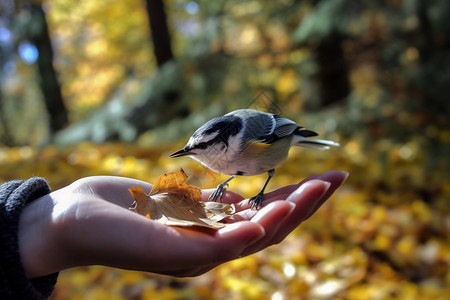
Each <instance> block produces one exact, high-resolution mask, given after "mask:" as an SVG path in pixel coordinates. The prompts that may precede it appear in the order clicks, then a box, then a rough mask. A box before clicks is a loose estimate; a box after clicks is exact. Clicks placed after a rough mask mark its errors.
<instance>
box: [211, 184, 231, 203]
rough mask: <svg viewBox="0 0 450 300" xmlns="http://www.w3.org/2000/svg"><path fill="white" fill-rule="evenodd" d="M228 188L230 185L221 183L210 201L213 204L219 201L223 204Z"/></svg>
mask: <svg viewBox="0 0 450 300" xmlns="http://www.w3.org/2000/svg"><path fill="white" fill-rule="evenodd" d="M227 188H228V183H221V184H219V185H218V186H217V188H216V189H215V190H214V192H212V194H211V195H210V196H209V198H208V200H209V201H212V202H216V201H217V199H219V201H220V202H222V199H223V193H225V191H226V190H227Z"/></svg>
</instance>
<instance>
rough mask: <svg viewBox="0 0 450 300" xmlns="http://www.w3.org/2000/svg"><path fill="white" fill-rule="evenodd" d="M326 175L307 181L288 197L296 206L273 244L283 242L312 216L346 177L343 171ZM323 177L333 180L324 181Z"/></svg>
mask: <svg viewBox="0 0 450 300" xmlns="http://www.w3.org/2000/svg"><path fill="white" fill-rule="evenodd" d="M327 173H328V172H327ZM339 173H341V172H339ZM324 175H326V176H323V177H321V176H319V177H318V178H320V179H313V180H310V181H307V182H306V183H304V184H303V185H301V186H300V187H299V188H298V189H297V190H296V191H295V192H293V193H292V194H291V195H290V196H289V197H288V198H287V199H286V201H292V202H293V203H295V205H296V207H295V209H294V210H293V212H292V213H291V215H290V216H289V217H288V218H286V220H285V221H284V222H283V224H282V225H281V226H280V231H279V233H278V234H277V236H276V239H274V240H273V241H272V243H273V244H277V243H279V242H281V241H282V240H283V239H284V238H285V237H286V236H287V235H288V234H289V233H290V232H291V231H292V230H294V229H295V228H296V227H298V225H300V224H301V223H302V222H303V221H305V220H307V219H308V218H309V217H311V215H313V214H314V213H315V212H316V211H317V210H318V209H319V207H320V206H321V205H322V204H323V203H324V202H325V201H326V200H327V199H328V198H329V197H330V196H331V194H332V193H333V192H334V191H335V190H336V189H337V188H338V187H339V186H340V185H341V184H342V183H343V181H344V180H345V178H346V174H343V173H341V174H338V173H335V172H332V173H329V174H324ZM322 178H324V179H328V180H330V181H331V182H327V181H323V180H322Z"/></svg>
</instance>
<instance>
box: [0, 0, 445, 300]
mask: <svg viewBox="0 0 450 300" xmlns="http://www.w3.org/2000/svg"><path fill="white" fill-rule="evenodd" d="M33 2H37V3H39V1H33ZM26 3H28V1H12V0H4V1H1V2H0V9H1V12H2V14H1V15H0V68H1V69H0V86H1V93H0V144H2V145H11V144H12V145H22V146H20V147H11V148H7V147H2V148H0V181H5V180H9V179H16V178H27V177H30V176H32V175H38V176H44V177H45V178H47V179H48V180H49V182H50V185H51V186H52V188H53V189H57V188H61V187H63V186H65V185H67V184H70V183H71V182H73V181H74V180H76V179H78V178H81V177H84V176H91V175H105V174H109V175H119V176H128V177H133V178H138V179H142V180H146V181H149V182H154V181H155V180H156V178H157V177H158V176H159V175H161V174H163V173H167V172H171V171H177V170H179V169H180V168H181V167H182V168H183V169H184V170H185V171H186V172H187V173H188V175H189V176H190V179H189V180H190V182H189V183H191V184H194V185H197V186H200V187H203V188H210V187H214V186H216V185H217V184H218V183H219V182H221V181H222V180H223V179H224V178H221V177H220V176H218V175H215V174H214V173H212V172H210V171H208V170H206V169H204V168H203V167H201V166H200V165H199V164H198V163H196V162H192V161H190V160H189V159H180V160H171V159H169V158H167V155H168V154H169V153H171V152H173V151H174V150H175V149H179V148H180V147H181V146H183V144H184V143H185V142H186V140H187V138H188V136H189V135H190V134H191V133H192V132H193V131H194V130H195V129H196V128H197V127H198V126H200V125H201V124H203V123H204V122H205V121H206V120H208V119H209V118H211V117H214V116H218V115H221V114H222V113H225V112H228V111H230V110H232V109H236V108H242V107H248V106H250V107H254V108H259V109H267V108H268V107H272V106H275V107H276V108H277V109H278V112H280V113H282V114H283V115H285V116H287V117H290V118H292V119H294V120H296V121H298V122H299V123H300V124H301V125H304V126H305V127H308V128H310V129H312V130H315V131H317V132H319V133H320V135H321V137H324V138H329V139H333V140H336V141H339V142H340V143H341V145H342V146H341V147H340V148H338V149H333V150H330V151H327V152H314V151H311V150H308V149H295V150H293V151H291V156H290V158H289V162H288V163H286V164H285V165H283V166H282V168H280V169H278V170H277V172H276V175H275V177H274V179H273V181H271V183H270V186H269V188H270V189H275V188H276V187H280V186H283V185H287V184H292V183H294V182H297V181H299V180H300V179H302V178H304V177H306V176H308V175H311V174H315V173H321V172H324V171H326V170H329V169H338V170H347V171H349V172H350V174H351V175H350V178H349V181H348V183H347V184H346V185H345V186H344V187H343V188H341V189H340V190H339V191H338V193H336V195H335V196H333V198H332V199H331V200H330V201H329V202H328V203H327V204H326V205H325V206H324V207H323V208H322V209H320V210H319V211H318V213H317V214H316V215H315V216H314V217H312V218H311V219H310V220H309V221H308V222H306V223H305V224H303V225H302V226H301V227H300V229H298V230H296V231H295V232H294V234H292V235H291V236H290V237H289V238H288V239H287V240H286V241H284V242H283V243H281V244H280V245H277V246H274V247H271V248H269V249H267V250H266V251H263V252H261V253H258V254H256V255H252V256H250V257H246V258H242V259H239V260H236V261H233V262H230V263H227V264H224V265H223V266H220V267H218V268H216V269H215V270H213V271H211V272H209V273H208V274H205V275H203V276H200V277H198V278H192V279H175V278H169V277H161V276H156V275H152V274H145V273H140V272H131V271H121V270H116V269H111V268H105V267H86V268H75V269H72V270H67V271H64V272H63V273H62V274H61V276H60V278H59V281H58V285H57V287H56V290H55V293H54V295H53V299H152V298H157V299H273V300H277V299H447V296H446V295H448V294H450V290H449V288H448V287H449V286H450V271H449V270H450V244H449V240H450V205H449V199H450V176H449V171H448V170H449V169H450V165H449V161H450V159H449V157H448V153H450V146H449V145H450V124H449V120H448V115H449V108H450V106H449V105H448V99H447V98H448V94H449V93H448V91H449V88H448V82H449V80H450V59H449V58H450V57H449V56H450V51H449V48H450V18H448V15H449V13H450V2H449V1H446V0H433V1H426V0H382V1H349V0H319V1H318V0H314V1H313V0H306V1H295V0H281V1H267V0H262V1H238V0H228V1H224V0H217V1H206V0H198V1H185V0H167V1H165V5H166V10H167V14H168V17H169V20H168V21H169V22H168V23H169V28H170V30H171V32H170V34H171V38H172V45H173V52H174V55H175V58H176V59H175V60H174V61H172V62H170V63H167V64H165V65H164V66H163V67H162V68H159V69H158V68H157V66H156V61H155V58H154V57H153V52H152V44H151V39H150V34H151V33H150V30H149V25H148V19H147V15H146V14H145V7H144V2H143V1H136V0H123V1H117V0H113V1H96V0H91V1H87V2H86V1H85V2H76V1H67V0H52V1H44V2H43V5H44V11H45V12H46V16H47V22H48V25H49V30H50V36H51V38H52V44H53V47H54V52H55V53H54V54H55V61H54V62H53V65H54V67H55V69H56V70H57V72H58V74H59V80H60V83H61V87H62V94H63V96H64V101H65V104H66V106H67V108H68V111H69V118H70V121H71V126H70V127H69V128H68V129H67V131H62V132H60V133H59V134H58V136H57V139H56V140H57V141H59V142H60V143H61V144H69V143H70V142H72V143H73V142H74V141H80V140H83V139H89V140H90V141H91V142H78V143H76V144H73V145H70V146H65V147H63V146H61V145H48V141H50V140H52V138H54V137H52V136H50V134H49V130H48V121H47V120H48V116H47V115H46V110H45V107H44V104H43V101H42V98H43V96H42V93H41V91H40V90H39V84H38V81H39V78H37V76H38V75H37V74H38V72H37V70H36V66H35V64H34V63H33V61H32V60H31V58H33V55H32V54H33V53H34V52H33V51H34V50H33V47H32V45H30V43H29V41H28V40H27V37H26V34H24V28H25V27H26V24H28V23H27V22H29V20H30V15H29V11H27V9H26V5H25V4H26ZM21 4H24V6H23V7H22V6H21ZM324 45H332V46H333V47H337V48H336V49H339V50H340V52H339V53H337V54H338V58H339V60H340V62H341V63H345V65H344V66H343V68H342V69H340V70H342V72H344V73H342V74H341V73H333V72H332V71H333V70H334V69H335V67H336V66H335V65H334V64H333V61H331V62H327V63H329V65H327V64H324V62H323V61H321V60H320V56H321V55H320V53H322V55H323V52H321V51H323V49H324ZM27 51H28V52H27ZM30 51H31V52H30ZM334 54H336V53H334ZM339 56H342V57H339ZM324 71H331V74H332V76H331V80H333V79H334V78H338V77H339V76H346V77H348V78H347V79H348V82H349V85H350V90H349V93H348V95H347V96H345V97H338V99H336V101H335V102H333V104H331V105H328V106H326V107H324V106H323V102H322V101H321V97H322V95H323V93H322V92H323V91H324V90H327V89H328V88H330V86H328V85H327V84H326V82H325V81H323V80H322V79H323V78H322V77H321V74H324V73H323V72H324ZM333 76H334V77H333ZM167 91H176V92H178V93H179V99H178V100H177V102H175V103H174V105H181V106H185V107H187V108H188V111H189V112H192V113H191V114H190V115H189V116H184V117H183V116H180V117H179V118H173V120H165V121H164V122H161V123H160V124H157V126H155V124H153V125H152V126H149V128H150V127H151V128H152V130H148V131H146V132H145V126H144V127H143V128H140V127H139V126H141V127H142V126H143V125H146V124H147V125H148V124H152V120H155V119H156V117H155V114H157V115H158V114H159V115H163V114H165V113H167V112H166V111H164V112H162V111H159V110H158V107H159V106H158V105H160V103H158V101H161V100H158V99H163V98H162V97H161V95H163V94H164V93H166V92H167ZM151 101H154V102H151ZM148 103H150V104H152V105H153V104H154V106H152V105H150V106H147V107H146V109H140V108H141V107H145V105H148ZM136 111H137V112H139V114H135V115H133V113H134V112H136ZM136 119H139V121H141V120H144V122H141V123H140V125H139V126H138V125H137V123H138V122H137V121H136ZM147 119H148V120H147ZM138 127H139V128H138ZM112 137H113V138H116V139H118V140H121V141H122V142H119V141H116V142H105V140H107V139H110V138H112ZM92 141H94V142H97V143H93V142H92ZM124 141H127V143H125V142H124ZM100 142H101V143H100ZM265 179H266V176H265V175H261V176H255V177H243V178H237V179H236V181H235V182H233V183H232V184H231V189H233V190H236V191H238V192H241V193H242V194H244V195H245V196H248V195H253V194H255V193H256V192H257V190H258V189H259V187H260V186H261V185H262V184H263V183H264V180H265Z"/></svg>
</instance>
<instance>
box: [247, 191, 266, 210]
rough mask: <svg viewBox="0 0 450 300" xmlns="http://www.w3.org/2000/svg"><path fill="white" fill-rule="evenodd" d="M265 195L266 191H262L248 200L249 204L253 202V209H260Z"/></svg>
mask: <svg viewBox="0 0 450 300" xmlns="http://www.w3.org/2000/svg"><path fill="white" fill-rule="evenodd" d="M263 196H264V193H263V192H262V191H261V192H260V193H258V195H256V196H253V197H251V198H250V199H249V200H248V204H250V203H251V204H252V208H251V209H252V210H254V209H256V210H258V209H260V208H261V207H262V202H263Z"/></svg>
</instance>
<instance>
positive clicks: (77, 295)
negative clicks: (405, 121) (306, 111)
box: [0, 136, 450, 300]
mask: <svg viewBox="0 0 450 300" xmlns="http://www.w3.org/2000/svg"><path fill="white" fill-rule="evenodd" d="M340 142H341V144H342V147H340V148H339V150H337V151H327V152H317V151H316V152H314V151H308V149H298V150H297V149H293V151H291V153H290V155H289V160H288V161H287V162H286V163H285V164H283V165H282V166H281V168H279V169H277V173H276V175H275V176H274V178H273V181H272V182H271V183H270V184H269V187H268V190H269V191H270V190H273V189H276V188H278V187H281V186H284V185H288V184H293V183H297V182H299V181H300V180H302V179H303V178H305V177H306V176H309V175H312V174H314V173H322V172H325V171H327V170H330V169H337V170H346V171H349V172H350V177H349V178H348V181H347V182H346V183H345V185H344V186H343V187H342V188H341V189H339V190H338V191H337V193H336V194H335V195H333V197H332V198H331V199H330V200H329V201H328V202H327V203H326V204H325V205H324V206H323V207H322V208H321V209H320V210H319V211H318V212H317V213H316V214H315V215H314V216H313V217H312V218H310V219H309V220H308V221H307V222H304V223H303V224H302V225H301V226H300V228H298V229H297V230H296V231H294V232H293V233H292V234H291V235H290V236H289V237H288V238H287V239H286V240H284V241H283V242H282V243H281V244H279V245H276V246H272V247H270V248H268V249H266V250H265V251H263V252H260V253H257V254H255V255H251V256H248V257H245V258H242V259H238V260H235V261H232V262H229V263H226V264H224V265H221V266H219V267H218V268H216V269H214V270H212V271H211V272H208V273H207V274H205V275H202V276H200V277H196V278H189V279H179V278H170V277H164V276H157V275H153V274H147V273H141V272H133V271H124V270H117V269H111V268H106V267H80V268H74V269H71V270H67V271H64V272H62V274H61V275H60V277H59V279H58V284H57V286H56V289H55V292H54V294H53V296H52V299H57V300H69V299H96V300H97V299H100V300H102V299H108V300H109V299H270V300H272V299H274V300H276V299H299V300H303V299H355V300H359V299H392V298H395V299H421V300H422V299H425V300H428V299H429V300H435V299H446V298H445V297H446V295H448V294H450V289H449V287H450V271H449V270H450V242H449V240H450V239H449V237H450V227H449V225H448V224H450V207H449V202H448V199H450V188H449V187H450V182H449V180H448V176H447V177H446V176H445V165H446V163H447V162H446V161H441V162H439V161H437V162H436V163H437V164H436V167H434V168H432V169H430V167H429V162H427V159H428V158H429V155H428V154H427V153H425V152H424V151H423V150H422V151H418V152H416V150H415V149H416V146H418V145H416V144H414V143H413V142H410V143H409V144H403V145H400V144H398V145H396V144H393V143H392V142H391V141H380V142H379V143H377V144H375V145H373V146H372V147H371V148H368V147H365V146H364V144H363V143H362V142H361V141H360V140H359V139H358V136H354V137H352V140H351V141H349V142H346V141H343V140H342V139H341V140H340ZM179 146H181V145H168V146H158V147H143V146H139V145H137V144H125V143H105V144H100V145H98V144H92V143H81V144H77V145H73V146H71V147H66V148H58V147H56V146H48V147H45V148H43V149H37V148H31V147H18V148H0V165H1V167H0V180H2V181H4V180H9V179H16V178H28V177H30V176H33V175H35V176H43V177H45V178H46V179H48V181H49V183H50V185H51V187H52V189H53V190H55V189H58V188H61V187H63V186H65V185H67V184H70V183H72V182H73V181H75V180H77V179H79V178H81V177H85V176H90V175H117V176H126V177H133V178H137V179H141V180H144V181H147V182H151V183H154V184H156V182H157V178H158V177H159V176H160V175H161V174H166V173H169V172H174V171H178V170H180V168H183V169H184V170H185V172H186V173H187V174H188V175H189V177H188V178H187V181H186V182H187V184H189V185H194V186H198V187H200V188H202V189H203V188H214V187H215V186H216V185H217V184H218V183H220V182H221V181H223V179H224V178H222V177H221V176H219V175H215V174H214V173H212V172H210V171H208V170H207V169H205V168H204V167H202V166H201V165H200V164H198V163H197V162H195V161H193V160H190V159H185V160H182V159H180V160H177V161H175V160H171V159H169V158H168V157H167V156H168V155H169V154H170V153H171V152H173V150H174V149H178V148H179ZM408 149H410V150H411V151H412V152H411V153H410V155H406V154H408V153H407V150H408ZM405 153H406V154H405ZM433 159H439V157H433ZM441 159H444V158H441ZM265 178H266V176H265V175H262V176H253V177H241V178H236V179H235V180H236V182H233V183H232V184H230V190H233V191H237V192H239V193H241V194H242V195H243V196H251V195H254V194H255V193H257V192H258V189H259V188H260V187H261V185H262V184H263V183H264V180H265ZM163 186H164V184H163ZM157 190H158V189H157ZM157 190H155V192H156V191H157ZM159 190H161V189H159ZM146 197H147V196H146Z"/></svg>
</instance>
